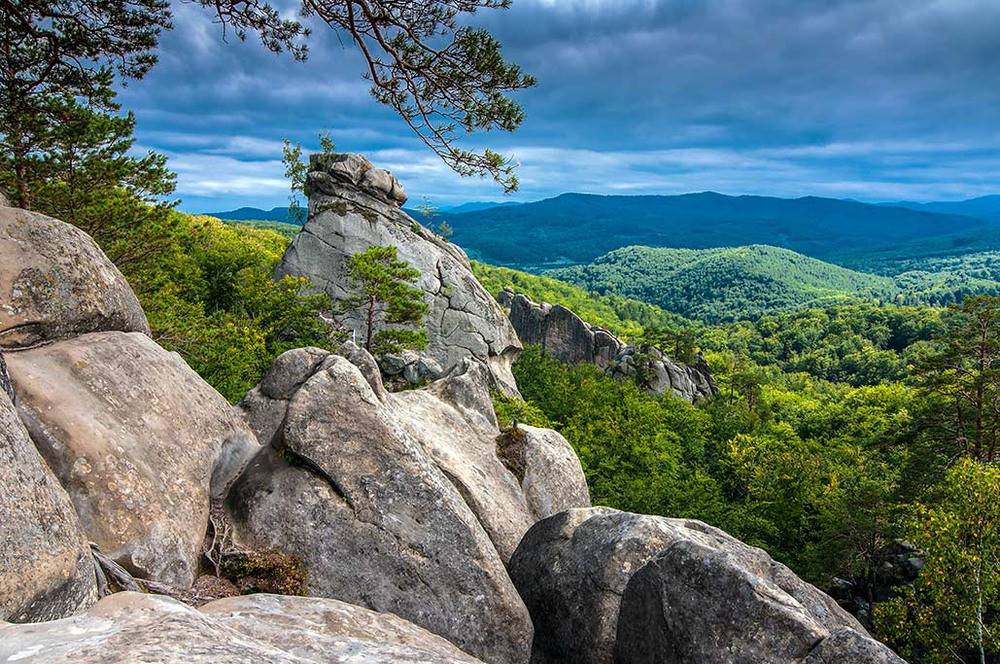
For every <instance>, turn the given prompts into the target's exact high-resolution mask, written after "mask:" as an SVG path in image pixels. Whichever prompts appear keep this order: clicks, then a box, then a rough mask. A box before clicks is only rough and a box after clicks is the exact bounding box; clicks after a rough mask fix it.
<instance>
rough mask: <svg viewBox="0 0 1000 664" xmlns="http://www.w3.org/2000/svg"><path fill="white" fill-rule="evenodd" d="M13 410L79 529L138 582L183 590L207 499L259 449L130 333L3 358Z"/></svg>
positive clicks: (208, 390)
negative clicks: (60, 489)
mask: <svg viewBox="0 0 1000 664" xmlns="http://www.w3.org/2000/svg"><path fill="white" fill-rule="evenodd" d="M6 359H7V364H8V368H9V369H10V374H11V377H12V378H13V379H14V384H15V386H16V388H17V396H18V403H17V409H18V413H19V415H20V417H21V419H22V420H23V421H24V423H25V426H26V427H27V429H28V432H29V433H30V434H31V438H32V440H33V441H34V443H35V446H36V447H37V448H38V450H39V452H40V453H41V454H42V456H43V457H44V458H45V461H46V462H47V464H48V466H49V467H50V468H51V469H52V472H53V473H55V475H56V477H58V479H59V481H60V482H61V483H62V485H63V487H65V489H66V491H67V492H68V493H69V496H70V498H71V499H72V501H73V505H74V507H75V508H76V511H77V513H78V514H79V515H80V521H81V523H82V524H83V528H84V530H85V531H86V533H87V536H88V537H89V538H90V541H92V542H95V543H96V544H97V545H98V546H99V547H100V548H101V550H102V551H104V553H106V554H107V555H109V556H111V557H112V558H114V559H115V560H116V561H117V562H118V563H119V564H121V565H123V566H124V567H125V568H126V569H128V570H129V571H130V572H132V573H133V574H135V575H137V576H140V577H142V578H147V579H152V580H156V581H162V582H164V583H168V584H170V585H173V586H177V587H181V588H187V587H189V586H190V585H191V583H192V582H193V581H194V578H195V576H196V574H195V572H196V570H197V566H198V559H199V556H200V549H201V544H202V540H203V538H204V535H205V529H206V528H207V526H208V512H209V500H210V496H211V494H212V488H213V485H215V487H216V489H217V491H219V492H221V491H223V488H224V487H225V486H226V485H227V484H228V483H229V482H230V481H231V479H232V477H231V475H232V473H233V472H235V468H238V466H239V463H240V457H242V456H246V455H248V454H249V453H250V452H251V451H252V450H253V449H255V448H256V447H257V441H256V440H255V439H254V437H253V434H252V433H250V430H249V428H248V427H247V426H246V425H245V424H244V422H243V420H242V418H241V417H240V416H239V415H238V414H237V413H236V412H234V410H233V408H232V406H230V405H229V403H227V402H226V400H225V399H224V398H222V396H221V395H220V394H219V393H218V392H216V391H215V390H213V389H212V387H211V386H210V385H208V383H206V382H205V381H204V380H202V379H201V377H200V376H198V374H196V373H195V372H194V371H192V370H191V368H190V367H188V366H187V365H186V364H185V363H184V361H183V360H182V359H181V358H180V356H179V355H177V354H175V353H168V352H167V351H165V350H163V349H162V348H160V347H159V346H158V345H156V343H154V342H153V341H152V340H151V339H150V338H149V337H147V336H145V335H143V334H137V333H128V334H126V333H124V332H94V333H91V334H84V335H81V336H78V337H74V338H73V339H67V340H64V341H58V342H56V343H52V344H48V345H45V346H41V347H39V348H34V349H32V350H24V351H18V352H15V353H7V354H6Z"/></svg>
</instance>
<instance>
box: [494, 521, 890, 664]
mask: <svg viewBox="0 0 1000 664" xmlns="http://www.w3.org/2000/svg"><path fill="white" fill-rule="evenodd" d="M510 574H511V578H512V579H513V580H514V583H515V585H516V586H517V588H518V590H519V591H520V592H521V596H522V597H523V598H524V600H525V604H527V606H528V609H529V611H530V612H531V616H532V620H533V621H534V625H535V640H534V646H533V653H532V661H533V662H536V663H544V662H557V661H577V662H583V663H593V664H598V663H601V664H605V663H608V662H612V661H614V662H618V663H622V664H625V663H630V662H666V663H673V662H676V663H678V664H680V663H682V662H723V661H724V662H734V663H735V662H745V663H746V664H750V663H751V662H753V663H756V662H773V663H775V664H778V663H781V664H794V663H798V662H802V661H808V660H804V658H805V657H807V656H808V655H810V652H812V651H813V649H818V648H819V646H821V645H822V646H823V648H822V649H821V650H820V652H822V653H823V657H826V658H830V657H840V659H832V660H830V661H844V662H846V661H851V662H860V663H865V662H872V663H874V662H883V661H884V662H892V663H894V664H898V663H899V662H901V660H900V659H899V658H897V657H896V656H895V655H892V654H891V652H890V651H888V649H886V648H885V647H884V646H882V645H881V644H879V643H878V642H877V641H874V640H873V639H871V638H870V637H869V636H868V635H867V633H866V632H865V630H864V628H863V627H862V626H861V625H860V624H859V623H858V622H857V621H856V620H855V619H854V618H853V617H852V616H851V615H850V614H848V613H847V612H846V611H844V610H843V609H842V608H840V607H839V606H838V605H837V604H836V602H834V601H833V600H832V599H831V598H830V597H828V596H827V595H825V594H823V593H822V592H820V591H819V590H817V589H816V588H814V587H813V586H811V585H809V584H807V583H805V582H804V581H802V580H800V579H799V578H798V577H796V576H795V575H794V574H793V573H792V572H791V571H790V570H789V569H788V568H786V567H785V566H784V565H781V564H780V563H777V562H775V561H773V560H771V558H770V557H769V556H768V555H767V554H766V553H765V552H763V551H761V550H760V549H757V548H754V547H750V546H747V545H746V544H743V543H742V542H740V541H739V540H736V539H734V538H732V537H730V536H729V535H727V534H725V533H724V532H722V531H721V530H719V529H717V528H712V527H711V526H708V525H706V524H704V523H701V522H698V521H690V520H684V519H668V518H665V517H655V516H644V515H637V514H630V513H627V512H619V511H617V510H612V509H608V508H591V509H576V510H569V511H566V512H562V513H560V514H557V515H555V516H553V517H550V518H548V519H545V520H544V521H540V522H539V523H537V524H535V526H533V527H532V529H531V530H530V531H528V533H527V535H525V537H524V539H523V540H522V541H521V544H520V546H519V547H518V549H517V551H516V552H515V554H514V557H513V558H512V559H511V563H510ZM830 639H834V640H833V641H830V643H826V641H829V640H830ZM849 654H851V655H852V656H854V655H857V656H858V658H856V659H852V658H851V657H849V656H848V655H849ZM886 657H888V659H884V658H886ZM816 661H824V660H822V659H821V660H816Z"/></svg>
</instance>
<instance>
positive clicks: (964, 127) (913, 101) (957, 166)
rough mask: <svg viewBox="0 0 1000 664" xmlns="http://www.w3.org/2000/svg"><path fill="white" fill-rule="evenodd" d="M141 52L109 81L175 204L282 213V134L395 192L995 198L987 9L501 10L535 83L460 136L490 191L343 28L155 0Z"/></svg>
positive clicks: (993, 21)
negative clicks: (128, 74) (348, 158)
mask: <svg viewBox="0 0 1000 664" xmlns="http://www.w3.org/2000/svg"><path fill="white" fill-rule="evenodd" d="M173 10H174V23H175V29H174V30H173V31H171V32H169V33H167V34H166V35H164V38H163V40H162V42H161V48H160V52H159V56H160V61H159V64H158V65H157V66H156V68H155V69H154V70H153V72H152V73H151V74H149V75H148V76H147V77H146V78H145V79H143V80H141V81H134V82H130V83H129V84H128V85H127V87H125V88H123V89H122V92H121V95H120V101H121V102H122V104H123V107H124V108H126V109H128V110H132V111H134V112H135V113H136V117H137V129H136V135H137V138H138V142H137V145H138V148H139V149H142V150H146V149H152V150H157V151H159V152H162V153H165V154H166V155H168V157H169V160H170V161H169V163H170V166H171V167H172V168H173V170H174V171H176V172H177V174H178V186H177V195H178V197H180V198H181V199H182V200H183V203H182V205H181V209H183V210H187V211H192V212H202V211H221V210H227V209H232V208H235V207H240V206H254V207H262V208H270V207H274V206H278V205H284V204H286V203H287V199H288V188H287V183H286V182H285V181H284V178H283V167H282V165H281V161H280V157H281V141H282V139H284V138H288V139H291V140H293V141H296V142H300V143H302V144H303V146H304V148H305V149H307V150H308V149H316V148H318V135H319V133H320V132H321V131H323V130H329V131H330V133H331V135H332V137H333V139H334V140H335V142H336V144H337V148H338V150H341V151H350V152H361V153H364V154H366V155H367V156H368V157H369V158H370V159H371V160H372V161H373V162H374V163H375V164H376V165H377V166H381V167H384V168H388V169H389V170H391V171H392V172H393V173H395V174H396V176H397V177H398V178H399V179H400V180H401V181H402V183H403V184H404V186H405V187H406V189H407V192H408V193H409V195H410V198H411V201H412V202H413V203H414V204H418V203H423V202H426V203H429V204H431V205H435V206H447V205H453V204H457V203H461V202H465V201H482V200H498V201H499V200H515V201H530V200H538V199H541V198H546V197H549V196H554V195H557V194H560V193H564V192H570V191H572V192H587V193H600V194H677V193H686V192H693V191H708V190H711V191H719V192H722V193H727V194H760V195H774V196H785V197H795V196H804V195H818V196H833V197H841V198H854V199H858V200H865V201H888V200H917V201H928V200H957V199H963V198H970V197H974V196H980V195H986V194H997V193H1000V2H996V0H936V1H931V0H705V1H697V0H659V1H657V0H514V3H513V7H512V8H511V9H509V10H506V11H503V10H493V11H482V12H480V13H478V14H476V15H475V16H474V17H472V18H471V19H470V20H469V21H468V22H469V23H471V24H475V25H480V26H484V27H487V28H489V29H490V30H491V31H492V32H493V34H495V35H496V36H497V37H498V38H499V39H500V41H501V42H502V43H503V45H504V52H505V54H506V56H507V58H508V59H509V60H511V61H514V62H516V63H518V64H519V65H521V66H522V67H523V68H524V69H525V70H526V71H527V72H529V73H531V74H533V75H535V76H536V77H537V79H538V85H537V86H536V87H534V88H531V89H529V90H526V91H522V92H519V93H518V94H517V98H518V100H519V101H520V102H521V103H522V104H523V106H524V108H525V112H526V119H525V122H524V124H523V125H522V127H521V128H520V130H518V131H517V132H516V133H514V134H505V133H489V134H483V135H474V136H471V137H463V142H462V145H464V146H467V147H474V148H481V147H484V146H488V147H491V148H493V149H495V150H497V151H499V152H501V153H503V154H506V155H510V156H512V157H513V158H514V160H515V162H516V163H518V164H519V170H518V172H519V175H520V179H521V190H520V191H519V192H518V193H517V194H515V195H513V196H510V197H506V196H504V195H503V194H502V192H501V190H500V188H499V187H498V186H497V185H496V184H495V183H493V182H492V181H491V180H488V179H487V180H483V179H480V178H462V177H459V176H458V175H456V174H454V173H452V172H451V171H450V170H449V169H448V168H447V167H446V166H445V165H444V164H443V163H442V162H441V161H440V159H439V158H438V157H437V156H436V155H434V154H433V153H431V152H430V151H429V150H427V149H426V148H424V147H422V146H421V145H420V144H419V143H418V141H417V139H416V138H415V137H414V136H413V135H412V133H411V132H410V130H409V128H408V127H406V125H405V124H404V123H403V122H402V120H400V119H399V118H398V117H397V116H395V115H394V114H393V112H392V111H390V110H389V109H386V108H383V107H381V106H380V105H379V104H377V103H376V102H375V101H374V99H372V97H371V96H370V95H369V93H368V84H367V83H366V82H365V81H364V80H363V79H362V78H361V74H362V71H363V66H364V63H363V62H362V60H361V58H360V56H359V55H358V53H357V52H356V51H355V50H353V48H352V44H351V42H350V39H349V38H348V37H345V36H343V35H337V34H336V33H334V32H333V31H332V30H330V29H329V28H328V27H326V26H325V25H317V24H313V28H314V31H313V37H312V38H311V40H310V44H311V46H310V48H311V55H310V57H309V59H308V61H307V62H305V63H299V62H295V61H293V60H292V59H291V57H289V56H287V55H274V54H271V53H269V52H267V51H265V50H264V49H263V48H262V47H260V46H259V44H257V43H255V42H254V41H253V37H250V38H249V39H248V40H247V42H245V43H241V42H240V41H239V40H237V39H235V38H234V37H233V35H232V34H230V35H228V38H225V39H224V35H223V33H222V31H221V29H220V27H219V26H218V25H216V24H214V23H213V22H212V20H211V16H210V15H209V14H208V13H207V12H205V11H204V10H203V9H201V8H199V7H198V6H196V5H193V4H189V3H184V2H177V4H175V6H174V8H173Z"/></svg>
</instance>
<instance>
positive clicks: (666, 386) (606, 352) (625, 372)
mask: <svg viewBox="0 0 1000 664" xmlns="http://www.w3.org/2000/svg"><path fill="white" fill-rule="evenodd" d="M498 301H499V302H500V304H501V305H503V307H504V308H505V309H506V310H507V311H508V315H509V317H510V321H511V324H512V325H513V326H514V330H515V331H516V332H517V336H518V337H519V338H520V340H521V342H522V343H525V344H531V345H538V346H541V348H542V350H543V351H545V352H546V353H547V354H549V355H551V356H552V357H554V358H556V359H557V360H560V361H562V362H568V363H571V364H595V365H597V366H598V367H600V368H601V369H603V370H604V371H606V372H607V373H608V374H609V375H611V376H613V377H615V378H619V379H628V380H634V379H635V377H636V373H637V371H641V372H642V374H643V376H644V381H645V386H646V389H648V390H649V391H650V392H652V393H653V394H664V393H667V392H670V393H673V394H675V395H676V396H678V397H680V398H682V399H686V400H687V401H700V400H702V399H707V398H708V397H710V396H712V395H714V394H715V393H716V392H717V389H716V387H715V382H714V381H713V380H712V375H711V373H710V371H709V369H708V365H707V364H706V363H705V361H704V359H702V358H700V357H699V359H698V362H697V363H695V364H694V365H691V366H686V365H683V364H679V363H677V362H675V361H673V360H672V359H671V358H670V357H668V356H667V355H665V354H664V353H663V352H662V351H660V350H658V349H656V348H652V347H649V346H643V347H636V346H632V345H627V344H625V343H624V342H623V341H621V340H620V339H618V338H617V337H616V336H615V335H613V334H611V333H610V332H608V331H607V330H604V329H601V328H599V327H595V326H593V325H590V324H589V323H587V322H585V321H584V320H583V319H581V318H580V317H579V316H577V315H576V314H575V313H573V312H572V311H570V310H569V309H567V308H566V307H564V306H562V305H558V304H556V305H550V304H547V303H544V302H543V303H541V304H536V303H534V302H532V301H531V300H530V299H528V298H527V297H526V296H524V295H520V294H517V295H515V294H514V293H511V292H510V291H504V292H503V293H501V294H500V296H499V297H498Z"/></svg>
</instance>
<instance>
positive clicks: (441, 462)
mask: <svg viewBox="0 0 1000 664" xmlns="http://www.w3.org/2000/svg"><path fill="white" fill-rule="evenodd" d="M342 352H344V353H345V355H347V356H348V357H350V358H351V359H348V357H344V356H340V355H329V354H328V355H326V356H317V355H316V353H315V351H314V350H298V351H290V354H289V353H286V354H285V355H283V356H282V357H280V358H278V360H277V361H276V362H275V367H274V368H272V371H270V372H268V376H267V377H266V378H265V380H264V382H262V384H261V385H260V386H258V387H257V388H255V389H254V390H253V391H252V392H251V393H250V394H249V395H248V397H247V399H245V400H244V402H243V403H242V406H243V408H244V409H245V410H246V411H247V413H248V419H249V420H250V421H251V422H255V425H254V426H256V427H257V428H258V431H259V432H260V433H261V436H262V437H263V438H266V439H268V440H269V441H270V446H269V447H268V448H266V449H265V450H263V451H262V452H261V453H260V454H259V455H258V456H257V457H256V458H255V459H254V461H253V462H252V463H251V464H250V466H249V467H248V468H247V469H246V471H245V472H244V474H243V476H242V477H241V478H240V480H239V481H238V482H237V483H236V485H235V486H234V487H233V489H232V492H231V494H230V497H229V500H228V501H227V508H228V511H229V514H230V518H231V520H232V522H233V524H234V526H235V532H236V537H237V540H238V541H239V542H240V543H241V544H243V545H246V546H249V547H251V548H254V549H258V550H266V549H272V550H278V551H282V552H284V553H287V554H291V555H294V556H296V557H298V558H300V559H301V560H302V562H303V565H304V568H305V572H306V584H307V591H308V592H309V594H311V595H316V596H322V597H332V598H336V599H341V600H344V601H348V602H352V603H357V604H360V605H363V606H367V607H369V608H372V609H374V610H377V611H388V612H392V613H395V614H397V615H399V616H401V617H403V618H405V619H408V620H411V621H412V622H414V623H416V624H417V625H420V626H421V627H424V628H426V629H428V630H430V631H432V632H434V633H436V634H440V635H442V636H444V637H445V638H447V639H449V640H450V641H452V642H453V643H455V644H457V645H458V646H459V647H461V648H462V649H463V650H465V651H466V652H469V653H471V654H473V655H476V656H479V657H482V658H485V659H488V660H489V661H493V662H523V661H525V660H526V659H527V657H528V652H529V648H530V642H531V633H532V628H531V622H530V619H529V617H528V614H527V611H526V609H525V607H524V604H523V603H522V601H521V599H520V597H518V595H517V592H516V591H515V589H514V587H513V584H512V583H511V581H510V579H509V578H508V576H507V573H506V571H505V569H504V564H503V558H502V557H501V555H500V554H498V552H497V545H496V544H495V543H494V541H493V540H491V539H490V536H489V535H488V534H487V532H488V531H487V529H486V527H485V525H486V523H491V524H493V525H492V526H491V528H492V529H493V530H494V531H495V532H501V529H502V527H503V526H504V524H505V522H510V523H514V524H520V525H519V526H518V527H520V528H526V527H527V523H525V521H527V522H530V520H529V518H528V517H527V516H526V508H525V507H524V506H523V498H521V497H519V496H518V495H517V494H516V490H517V485H516V482H514V480H513V478H509V480H508V481H507V484H506V485H505V484H504V483H503V482H502V481H501V476H500V475H499V474H498V475H496V476H492V477H488V478H486V479H484V480H483V482H482V483H480V484H475V485H474V486H472V487H471V488H470V491H476V492H482V491H483V490H484V489H483V487H486V488H489V489H490V490H492V489H496V490H504V491H508V490H509V491H510V492H511V495H512V496H513V498H514V499H519V500H520V506H519V505H518V503H517V502H507V503H504V502H502V501H501V500H500V498H498V497H494V498H493V499H492V500H493V501H494V502H492V503H490V502H489V500H488V498H489V497H487V496H484V495H482V496H479V498H477V499H475V500H474V499H472V498H469V497H468V494H467V498H463V494H462V493H461V492H460V488H461V487H462V486H463V482H464V481H466V480H467V478H460V477H457V476H456V477H449V476H448V475H447V474H446V472H445V470H444V468H447V467H452V468H456V467H457V465H458V464H460V463H462V462H466V463H469V464H472V467H473V468H474V469H476V471H475V472H485V473H487V474H489V473H492V472H493V470H492V467H491V466H490V465H488V463H487V461H488V460H487V459H486V458H485V457H484V456H482V455H481V449H480V443H479V442H478V440H477V439H475V437H474V435H473V432H474V431H475V427H476V426H479V425H480V424H481V422H480V424H475V425H474V424H471V423H470V422H469V421H466V420H464V419H463V418H462V417H461V416H460V414H459V413H458V411H457V410H455V409H454V408H452V411H451V412H449V410H448V409H449V408H451V407H450V406H448V404H446V403H445V402H444V401H440V400H437V399H435V400H434V403H432V402H431V399H429V398H428V397H426V396H422V395H420V394H419V393H414V395H408V396H407V395H393V394H389V393H388V392H386V391H385V390H384V388H383V387H382V386H381V382H380V378H379V372H378V369H377V367H376V366H375V363H374V360H372V358H371V356H369V355H368V354H367V353H365V352H364V351H361V350H360V349H357V348H353V347H351V346H348V348H346V349H344V351H342ZM356 365H357V366H356ZM279 377H280V380H279ZM424 415H425V416H426V417H428V418H431V419H433V421H431V422H422V421H420V419H419V418H420V417H421V416H424ZM418 424H419V425H420V426H421V427H423V428H422V429H417V428H416V427H417V425H418ZM434 427H439V428H438V429H434ZM435 436H436V437H438V438H439V440H437V441H436V443H435V445H438V446H439V447H437V448H434V447H432V446H431V445H430V444H429V443H428V441H429V440H430V439H431V438H434V437H435ZM449 436H454V438H449ZM449 440H450V441H451V442H452V443H453V444H454V445H455V447H454V449H448V448H447V444H448V442H449ZM462 445H470V446H472V448H471V449H468V450H462V449H460V447H461V446H462ZM448 455H451V456H452V458H451V460H445V459H444V457H445V456H448ZM494 461H495V462H496V466H497V467H499V469H500V471H502V472H506V470H505V469H503V468H502V466H501V465H500V463H499V460H496V459H495V457H494ZM505 487H506V488H505ZM466 499H468V500H469V501H470V504H473V505H479V506H481V507H482V506H485V505H489V506H491V508H493V509H497V510H504V511H505V512H506V513H505V514H497V515H496V516H495V518H493V520H492V521H489V522H487V521H486V519H484V518H483V516H482V514H484V513H482V512H481V513H480V517H479V518H477V515H476V514H475V513H474V512H473V510H472V509H470V506H469V504H467V502H466ZM518 510H521V511H523V512H524V515H523V516H522V517H519V518H515V517H514V516H511V513H514V514H515V515H516V514H517V513H518ZM502 532H504V533H506V531H502ZM511 532H513V531H511ZM510 536H511V537H513V535H512V534H511V535H510ZM500 541H503V540H500Z"/></svg>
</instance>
